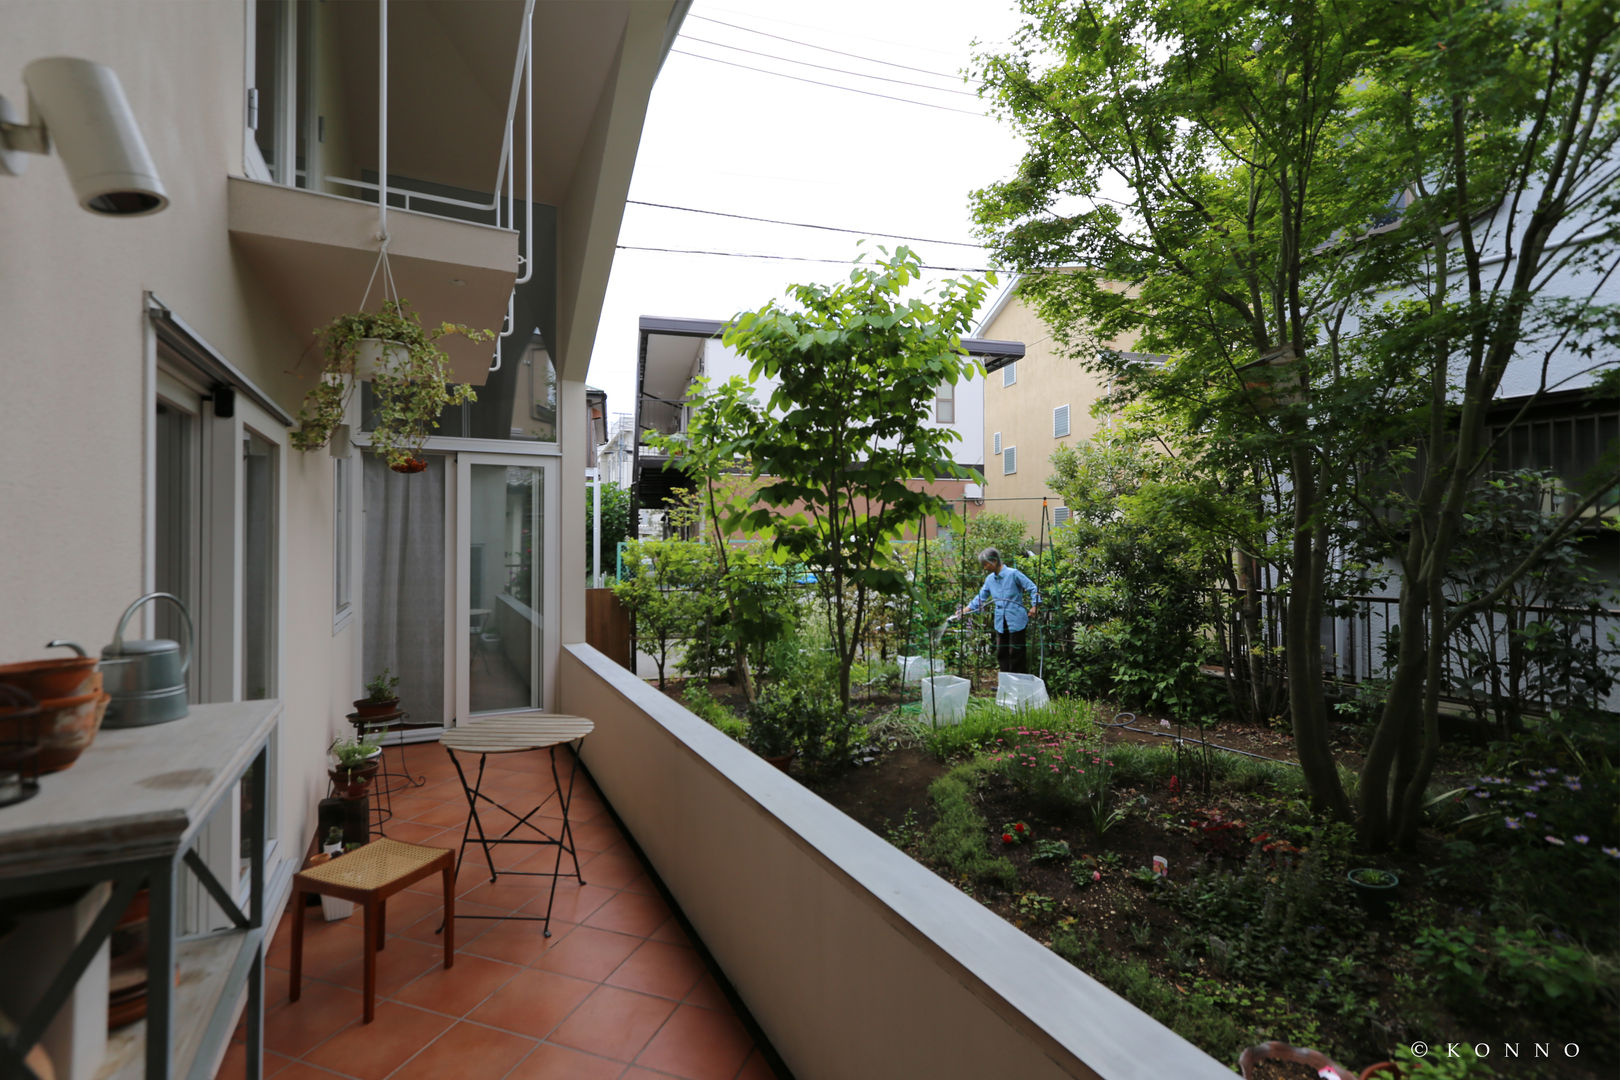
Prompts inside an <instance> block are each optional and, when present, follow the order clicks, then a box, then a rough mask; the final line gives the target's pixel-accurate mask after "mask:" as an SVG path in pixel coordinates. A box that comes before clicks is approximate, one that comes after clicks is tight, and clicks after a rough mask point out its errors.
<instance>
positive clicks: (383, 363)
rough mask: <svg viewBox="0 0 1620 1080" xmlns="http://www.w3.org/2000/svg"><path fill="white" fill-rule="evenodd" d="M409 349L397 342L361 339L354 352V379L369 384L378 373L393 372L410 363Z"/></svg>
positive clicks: (381, 339) (407, 346)
mask: <svg viewBox="0 0 1620 1080" xmlns="http://www.w3.org/2000/svg"><path fill="white" fill-rule="evenodd" d="M410 357H411V349H410V346H409V345H405V344H403V343H401V342H398V341H389V340H386V339H384V338H361V339H360V341H359V342H358V343H357V345H356V348H355V351H354V377H355V378H356V379H359V380H360V381H361V382H371V381H372V380H373V379H375V378H376V377H377V372H379V371H393V370H394V369H395V368H398V367H402V366H403V365H405V364H406V363H408V362H409V361H410Z"/></svg>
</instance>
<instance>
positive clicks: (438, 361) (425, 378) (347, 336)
mask: <svg viewBox="0 0 1620 1080" xmlns="http://www.w3.org/2000/svg"><path fill="white" fill-rule="evenodd" d="M316 333H318V334H319V335H320V337H321V342H322V347H323V352H324V356H325V360H324V362H323V364H322V367H321V380H320V382H319V383H318V384H317V385H316V386H315V387H313V388H312V389H311V390H310V391H309V393H308V394H306V395H305V397H304V406H303V408H302V409H301V410H300V411H299V414H298V430H297V431H294V432H293V433H292V444H293V445H294V446H295V447H297V448H298V449H300V450H317V449H319V448H321V447H323V446H325V445H326V444H327V443H328V442H329V441H330V440H331V438H332V433H333V432H334V431H335V430H336V429H337V427H338V425H340V424H342V423H343V418H344V416H345V415H347V412H348V407H349V401H350V398H351V396H352V395H353V393H354V387H355V384H356V383H357V382H359V381H360V380H361V379H364V378H367V377H369V378H370V380H371V388H372V394H373V397H374V401H375V408H374V410H373V416H374V419H375V425H374V426H373V428H372V430H371V447H372V450H373V451H374V452H376V453H378V454H381V455H382V456H383V457H384V458H385V459H387V461H388V465H389V467H390V468H392V469H394V470H395V471H397V472H404V473H412V472H421V471H422V470H423V469H425V468H427V462H426V461H424V460H423V459H422V456H421V453H420V451H421V449H422V445H423V444H424V443H425V442H427V440H428V437H429V436H431V435H432V434H433V432H434V431H435V430H437V429H438V426H439V414H440V413H442V412H443V411H444V410H445V408H446V407H447V406H450V405H461V404H465V403H467V402H470V401H475V400H477V397H476V395H475V394H474V393H473V389H472V387H470V386H464V385H463V386H457V385H455V384H453V383H452V382H451V381H450V377H451V374H452V372H451V368H450V357H449V356H448V355H446V353H445V351H444V349H443V348H442V347H440V345H439V340H440V339H441V338H443V337H446V336H447V335H450V334H460V335H461V336H462V337H465V338H466V339H467V340H469V341H489V340H492V339H493V338H494V337H495V335H494V333H493V332H491V331H489V330H474V329H471V328H469V327H466V326H462V325H459V324H457V323H448V322H444V323H440V324H439V325H438V326H434V327H427V326H423V325H422V321H421V319H420V318H418V317H417V315H416V313H415V312H414V311H412V310H411V306H410V304H409V303H407V302H406V301H404V300H399V299H395V300H385V301H383V305H382V310H381V311H375V312H370V311H359V312H354V313H352V314H348V315H339V316H338V317H337V318H336V319H333V320H332V321H331V322H329V323H327V324H326V325H325V326H324V327H322V328H321V329H319V330H317V331H316Z"/></svg>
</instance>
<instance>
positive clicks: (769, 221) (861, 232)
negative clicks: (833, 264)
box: [625, 199, 984, 251]
mask: <svg viewBox="0 0 1620 1080" xmlns="http://www.w3.org/2000/svg"><path fill="white" fill-rule="evenodd" d="M625 202H626V203H627V204H628V205H630V206H652V207H656V208H657V209H659V210H683V211H685V212H686V213H688V214H711V215H713V216H714V217H724V218H736V219H737V220H739V221H758V222H762V223H764V224H766V225H790V226H792V227H793V228H795V229H821V230H822V231H824V232H835V233H850V234H851V235H854V236H882V237H887V238H888V239H891V240H910V241H911V242H913V243H916V244H948V245H950V246H951V247H965V248H973V249H974V250H975V251H983V250H984V245H983V244H970V243H968V242H967V241H965V240H930V239H928V238H927V237H923V236H902V235H901V234H900V233H889V232H877V231H876V230H873V229H840V228H838V227H837V226H834V225H811V224H809V223H808V222H803V221H781V220H779V219H777V218H767V217H751V216H750V215H748V214H730V213H727V212H726V211H724V210H699V209H698V208H697V207H695V206H672V205H670V204H669V203H655V202H645V201H643V200H641V199H626V200H625Z"/></svg>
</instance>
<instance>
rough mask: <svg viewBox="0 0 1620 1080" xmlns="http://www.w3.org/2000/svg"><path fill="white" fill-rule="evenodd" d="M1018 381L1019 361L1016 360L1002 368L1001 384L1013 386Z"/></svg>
mask: <svg viewBox="0 0 1620 1080" xmlns="http://www.w3.org/2000/svg"><path fill="white" fill-rule="evenodd" d="M1017 381H1018V361H1016V360H1014V361H1013V362H1012V363H1010V364H1008V365H1007V366H1006V367H1004V368H1002V369H1001V385H1002V386H1011V385H1012V384H1013V383H1015V382H1017Z"/></svg>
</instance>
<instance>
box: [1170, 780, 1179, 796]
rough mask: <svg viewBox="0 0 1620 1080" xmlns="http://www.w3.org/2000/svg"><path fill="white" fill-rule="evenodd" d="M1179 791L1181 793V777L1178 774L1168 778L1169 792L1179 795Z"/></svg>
mask: <svg viewBox="0 0 1620 1080" xmlns="http://www.w3.org/2000/svg"><path fill="white" fill-rule="evenodd" d="M1180 793H1181V778H1180V777H1179V776H1172V777H1171V778H1170V794H1172V795H1179V794H1180Z"/></svg>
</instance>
